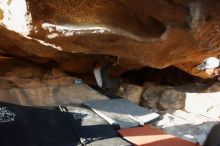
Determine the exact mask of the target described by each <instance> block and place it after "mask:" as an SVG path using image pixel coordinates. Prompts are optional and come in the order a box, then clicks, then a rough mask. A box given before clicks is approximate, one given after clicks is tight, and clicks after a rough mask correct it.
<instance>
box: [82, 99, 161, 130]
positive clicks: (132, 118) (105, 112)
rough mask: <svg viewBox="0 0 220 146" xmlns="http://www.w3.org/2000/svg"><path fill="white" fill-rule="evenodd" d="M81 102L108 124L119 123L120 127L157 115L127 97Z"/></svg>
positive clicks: (141, 122)
mask: <svg viewBox="0 0 220 146" xmlns="http://www.w3.org/2000/svg"><path fill="white" fill-rule="evenodd" d="M83 104H84V105H86V106H88V107H89V108H91V109H92V110H93V111H94V112H96V113H97V114H98V115H99V116H101V117H102V118H104V119H105V120H106V121H107V122H108V123H109V124H111V125H119V126H118V127H120V128H130V127H136V126H138V125H140V124H144V123H149V122H151V121H153V120H155V119H157V118H158V117H159V114H157V113H155V112H152V111H150V110H149V109H147V108H143V107H140V106H138V105H136V104H134V103H132V102H130V101H128V100H127V99H109V100H93V101H88V102H84V103H83ZM116 127H117V126H116Z"/></svg>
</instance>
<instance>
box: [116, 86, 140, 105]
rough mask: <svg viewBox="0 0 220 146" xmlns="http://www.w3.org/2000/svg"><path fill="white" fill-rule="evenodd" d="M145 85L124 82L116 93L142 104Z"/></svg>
mask: <svg viewBox="0 0 220 146" xmlns="http://www.w3.org/2000/svg"><path fill="white" fill-rule="evenodd" d="M142 92H143V87H141V86H138V85H132V84H123V85H122V86H121V88H120V89H119V91H118V92H117V93H116V95H118V96H120V97H124V98H126V99H128V100H130V101H131V102H133V103H136V104H140V101H141V95H142Z"/></svg>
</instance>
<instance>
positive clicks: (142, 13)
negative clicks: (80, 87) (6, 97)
mask: <svg viewBox="0 0 220 146" xmlns="http://www.w3.org/2000/svg"><path fill="white" fill-rule="evenodd" d="M0 34H1V35H0V54H2V55H6V56H14V57H18V58H24V59H26V60H30V61H34V62H38V63H42V64H53V65H58V66H60V67H61V68H62V69H63V70H64V71H67V72H72V73H91V72H92V69H93V65H94V63H95V62H110V61H111V60H112V59H117V60H118V65H117V66H116V67H115V69H114V71H115V72H116V73H118V75H120V74H121V73H123V72H125V71H127V70H133V69H140V68H143V67H152V68H158V69H161V68H165V67H168V66H175V67H177V68H179V69H181V70H183V71H185V72H187V73H189V74H192V75H195V76H199V77H202V78H206V77H207V76H206V75H205V74H204V73H203V72H199V71H197V70H196V69H195V66H196V65H197V64H199V63H201V62H202V60H203V59H204V58H206V57H208V56H216V57H220V51H219V47H220V1H217V0H200V1H197V0H157V1H155V0H138V1H134V0H114V1H109V0H47V1H41V0H5V1H1V2H0Z"/></svg>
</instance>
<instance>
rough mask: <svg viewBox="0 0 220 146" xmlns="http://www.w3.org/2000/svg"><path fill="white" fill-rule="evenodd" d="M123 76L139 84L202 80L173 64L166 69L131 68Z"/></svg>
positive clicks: (174, 83) (184, 82)
mask: <svg viewBox="0 0 220 146" xmlns="http://www.w3.org/2000/svg"><path fill="white" fill-rule="evenodd" d="M122 78H124V80H125V81H127V82H130V83H133V84H138V85H143V84H144V83H145V82H152V83H155V84H168V85H175V86H176V85H183V84H187V83H195V82H201V81H202V80H201V79H200V78H198V77H195V76H192V75H190V74H188V73H186V72H184V71H182V70H180V69H178V68H176V67H173V66H171V67H167V68H165V69H154V68H150V67H145V68H142V69H140V70H131V71H127V72H125V73H123V74H122Z"/></svg>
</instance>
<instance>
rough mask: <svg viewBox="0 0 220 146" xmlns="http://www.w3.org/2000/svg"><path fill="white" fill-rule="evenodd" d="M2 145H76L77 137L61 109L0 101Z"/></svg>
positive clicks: (0, 137) (78, 142) (0, 143)
mask: <svg viewBox="0 0 220 146" xmlns="http://www.w3.org/2000/svg"><path fill="white" fill-rule="evenodd" d="M0 139H1V140H0V145H1V146H77V145H80V140H79V138H77V136H76V133H75V132H74V130H73V129H71V126H70V125H69V124H68V122H67V121H66V119H65V118H64V117H63V115H62V113H61V112H60V111H56V110H48V109H41V108H33V107H25V106H20V105H14V104H8V103H2V102H0Z"/></svg>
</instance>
